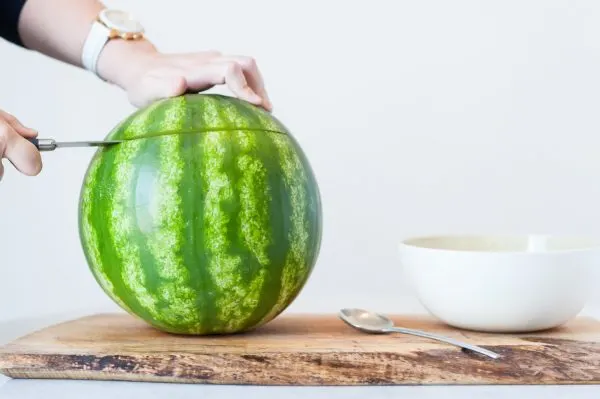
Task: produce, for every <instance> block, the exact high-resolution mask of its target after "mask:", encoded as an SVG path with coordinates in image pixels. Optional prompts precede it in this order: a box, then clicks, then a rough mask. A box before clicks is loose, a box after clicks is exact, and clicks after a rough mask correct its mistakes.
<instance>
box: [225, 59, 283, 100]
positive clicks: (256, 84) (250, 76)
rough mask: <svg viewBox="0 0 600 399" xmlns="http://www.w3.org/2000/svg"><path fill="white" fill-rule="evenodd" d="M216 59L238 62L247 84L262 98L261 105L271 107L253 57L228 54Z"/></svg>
mask: <svg viewBox="0 0 600 399" xmlns="http://www.w3.org/2000/svg"><path fill="white" fill-rule="evenodd" d="M217 61H218V62H220V61H225V62H236V63H237V64H239V65H240V66H241V67H242V70H243V71H244V76H245V77H246V80H247V81H248V85H249V86H250V87H251V88H252V90H253V91H254V92H255V93H256V94H258V95H259V96H260V97H261V98H262V99H263V103H262V104H263V106H264V107H265V108H266V109H267V110H269V111H271V110H272V109H273V104H272V103H271V100H270V99H269V95H268V94H267V90H266V89H265V83H264V80H263V77H262V75H261V73H260V70H259V68H258V65H257V63H256V60H255V59H254V58H252V57H246V56H242V55H228V56H224V57H219V58H218V60H217Z"/></svg>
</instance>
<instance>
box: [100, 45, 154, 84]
mask: <svg viewBox="0 0 600 399" xmlns="http://www.w3.org/2000/svg"><path fill="white" fill-rule="evenodd" d="M157 56H158V51H157V50H156V48H155V47H154V45H153V44H152V43H151V42H150V41H148V40H146V39H140V40H121V39H115V40H110V41H109V42H108V43H107V44H106V46H105V47H104V49H103V50H102V52H101V53H100V56H99V57H98V64H97V71H98V76H99V77H100V78H102V79H104V80H106V81H107V82H110V83H113V84H115V85H117V86H119V87H121V88H122V89H124V90H127V88H128V87H129V86H130V85H131V84H132V82H133V81H135V79H136V77H138V76H139V74H140V72H141V71H143V70H144V69H145V68H146V67H147V65H148V64H149V63H150V62H152V61H153V60H154V59H156V57H157Z"/></svg>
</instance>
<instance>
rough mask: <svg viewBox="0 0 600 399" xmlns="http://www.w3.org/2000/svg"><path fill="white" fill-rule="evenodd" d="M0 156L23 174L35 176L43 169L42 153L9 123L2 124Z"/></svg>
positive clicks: (0, 124) (0, 130)
mask: <svg viewBox="0 0 600 399" xmlns="http://www.w3.org/2000/svg"><path fill="white" fill-rule="evenodd" d="M0 154H3V157H5V158H7V159H8V160H9V161H10V162H11V163H12V164H13V166H14V167H15V168H16V169H17V170H18V171H19V172H21V173H23V174H26V175H29V176H35V175H37V174H38V173H40V171H41V169H42V158H41V155H40V152H39V151H38V150H37V149H36V148H35V146H34V145H33V144H31V143H30V142H29V141H27V140H26V139H25V138H23V137H22V136H21V135H19V134H18V133H17V132H16V131H15V130H14V129H13V127H12V126H10V125H9V124H7V123H0Z"/></svg>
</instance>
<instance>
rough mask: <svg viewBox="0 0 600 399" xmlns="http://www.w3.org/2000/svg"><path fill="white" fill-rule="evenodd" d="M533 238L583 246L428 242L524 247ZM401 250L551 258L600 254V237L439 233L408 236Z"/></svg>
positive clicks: (401, 243) (401, 242) (401, 245)
mask: <svg viewBox="0 0 600 399" xmlns="http://www.w3.org/2000/svg"><path fill="white" fill-rule="evenodd" d="M532 237H537V238H543V239H547V240H550V241H551V242H552V241H554V242H557V241H558V242H562V243H563V245H565V243H566V242H571V243H579V245H576V246H573V247H563V248H550V249H547V250H528V249H527V247H525V248H514V249H508V248H505V249H500V248H494V249H491V248H490V249H485V248H482V247H478V248H475V247H471V248H459V247H453V246H452V245H446V246H442V245H427V244H426V243H427V242H432V241H435V240H440V241H446V242H450V243H453V242H458V241H460V240H462V241H463V242H464V241H465V240H471V241H476V242H480V243H482V242H484V241H486V240H487V242H490V241H497V242H502V243H504V244H507V243H508V242H510V241H512V242H513V243H515V242H519V243H520V244H521V245H523V244H525V245H526V244H527V242H529V239H530V238H532ZM399 249H400V250H402V249H413V250H418V251H429V252H446V253H454V254H487V255H504V254H510V255H525V256H548V255H557V254H569V253H582V252H585V253H589V252H594V251H600V236H599V235H589V234H588V235H585V234H582V235H567V234H536V233H532V234H524V233H518V234H510V233H439V234H422V235H412V236H407V237H405V238H403V239H401V240H400V243H399Z"/></svg>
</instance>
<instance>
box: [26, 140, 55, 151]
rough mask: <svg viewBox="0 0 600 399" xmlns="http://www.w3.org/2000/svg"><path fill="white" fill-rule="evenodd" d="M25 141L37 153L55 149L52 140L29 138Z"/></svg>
mask: <svg viewBox="0 0 600 399" xmlns="http://www.w3.org/2000/svg"><path fill="white" fill-rule="evenodd" d="M27 140H28V141H29V142H30V143H31V144H33V145H34V146H35V148H37V149H38V150H39V151H54V150H55V149H56V142H55V141H54V140H52V139H38V138H31V139H27Z"/></svg>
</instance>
